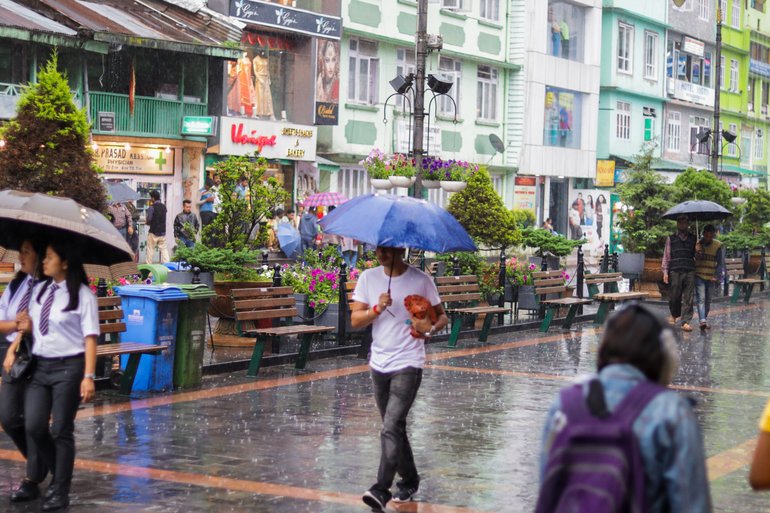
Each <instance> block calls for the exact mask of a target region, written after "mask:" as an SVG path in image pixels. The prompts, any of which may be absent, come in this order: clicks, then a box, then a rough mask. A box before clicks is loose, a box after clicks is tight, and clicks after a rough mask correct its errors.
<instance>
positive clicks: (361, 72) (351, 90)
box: [348, 39, 380, 105]
mask: <svg viewBox="0 0 770 513" xmlns="http://www.w3.org/2000/svg"><path fill="white" fill-rule="evenodd" d="M348 59H349V60H348V64H349V67H348V99H349V100H351V101H354V102H358V103H365V104H369V105H374V104H376V103H377V101H378V81H379V71H380V59H379V58H378V57H377V43H374V42H371V41H364V40H360V39H351V40H350V50H349V53H348Z"/></svg>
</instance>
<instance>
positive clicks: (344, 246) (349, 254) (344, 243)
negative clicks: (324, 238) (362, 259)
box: [340, 237, 358, 269]
mask: <svg viewBox="0 0 770 513" xmlns="http://www.w3.org/2000/svg"><path fill="white" fill-rule="evenodd" d="M340 250H342V260H343V261H344V262H345V264H347V266H348V269H355V267H356V264H357V263H358V241H357V240H355V239H351V238H350V237H340Z"/></svg>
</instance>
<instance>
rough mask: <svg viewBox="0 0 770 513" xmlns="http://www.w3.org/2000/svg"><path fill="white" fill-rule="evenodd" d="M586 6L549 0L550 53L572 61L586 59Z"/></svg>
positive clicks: (559, 0)
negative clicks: (584, 46)
mask: <svg viewBox="0 0 770 513" xmlns="http://www.w3.org/2000/svg"><path fill="white" fill-rule="evenodd" d="M585 17H586V8H585V7H580V6H577V5H573V4H571V3H569V2H565V1H561V0H549V1H548V54H549V55H553V56H554V57H561V58H562V59H569V60H571V61H580V62H582V61H583V59H584V56H583V53H584V52H583V45H584V43H585Z"/></svg>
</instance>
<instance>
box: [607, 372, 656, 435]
mask: <svg viewBox="0 0 770 513" xmlns="http://www.w3.org/2000/svg"><path fill="white" fill-rule="evenodd" d="M666 390H668V389H667V388H666V387H664V386H661V385H658V384H657V383H653V382H652V381H649V380H647V379H645V380H642V381H640V382H639V383H638V384H637V385H636V386H635V387H634V388H632V389H631V391H630V392H629V393H628V394H626V397H624V398H623V400H622V401H620V404H618V405H617V406H616V407H615V409H614V410H613V412H612V415H613V416H616V417H617V418H621V419H623V418H624V419H627V421H628V425H629V426H631V425H633V423H634V422H635V421H636V418H637V417H638V416H639V414H641V413H642V410H644V409H645V408H646V407H647V405H648V404H649V403H650V401H652V400H653V399H654V398H655V397H656V396H657V395H658V394H659V393H661V392H665V391H666Z"/></svg>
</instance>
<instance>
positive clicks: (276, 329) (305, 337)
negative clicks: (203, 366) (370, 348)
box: [232, 287, 335, 377]
mask: <svg viewBox="0 0 770 513" xmlns="http://www.w3.org/2000/svg"><path fill="white" fill-rule="evenodd" d="M293 294H294V290H293V289H292V288H291V287H263V288H252V289H235V290H233V291H232V298H233V310H234V311H235V322H236V326H237V328H238V332H239V333H241V334H244V335H254V336H256V342H255V344H254V352H253V353H252V355H251V362H250V363H249V370H248V372H247V375H248V376H251V377H256V375H257V373H258V372H259V366H260V364H261V362H262V354H263V353H264V352H265V343H266V342H267V341H268V340H270V341H271V342H272V345H273V348H274V349H279V347H280V346H279V344H280V340H281V338H282V337H285V336H287V335H298V336H299V337H300V339H301V342H300V348H299V353H298V354H297V361H296V363H295V365H294V367H295V368H296V369H304V368H305V365H307V358H308V355H309V354H310V345H311V343H312V341H313V337H314V336H315V335H318V334H320V333H326V332H329V331H334V329H335V327H334V326H313V325H309V324H292V318H293V317H294V316H295V315H297V314H298V312H297V305H296V302H295V299H294V295H293ZM263 319H267V320H269V321H271V324H272V327H270V328H258V327H255V328H253V329H243V326H242V323H243V322H244V321H258V320H263ZM276 352H278V351H276Z"/></svg>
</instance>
